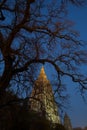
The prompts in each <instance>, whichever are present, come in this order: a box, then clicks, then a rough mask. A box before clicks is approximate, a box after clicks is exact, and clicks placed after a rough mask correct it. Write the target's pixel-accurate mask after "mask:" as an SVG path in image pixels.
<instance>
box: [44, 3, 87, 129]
mask: <svg viewBox="0 0 87 130" xmlns="http://www.w3.org/2000/svg"><path fill="white" fill-rule="evenodd" d="M68 19H69V20H71V21H73V22H74V23H75V25H74V29H75V30H76V31H78V32H79V33H80V39H81V40H83V41H87V5H85V6H84V7H76V6H72V5H70V6H69V15H68ZM86 44H87V42H86ZM45 70H46V72H47V75H48V78H49V79H50V77H51V75H50V74H51V73H50V72H52V70H51V71H50V69H49V67H48V68H47V67H46V68H45ZM82 71H84V72H85V73H86V74H87V66H83V67H82ZM64 82H65V83H66V84H67V88H68V93H69V94H70V107H69V109H67V110H66V112H67V114H68V115H69V117H70V119H71V123H72V126H73V127H85V126H87V101H86V102H84V101H83V99H82V97H81V95H80V94H79V92H77V90H76V84H74V83H73V82H72V81H71V80H70V79H69V78H66V79H65V80H64Z"/></svg>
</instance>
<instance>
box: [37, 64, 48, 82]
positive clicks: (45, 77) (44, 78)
mask: <svg viewBox="0 0 87 130" xmlns="http://www.w3.org/2000/svg"><path fill="white" fill-rule="evenodd" d="M38 78H40V79H42V80H47V76H46V73H45V70H44V67H43V66H42V68H41V71H40V74H39V77H38Z"/></svg>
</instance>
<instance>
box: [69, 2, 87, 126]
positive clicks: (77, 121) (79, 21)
mask: <svg viewBox="0 0 87 130" xmlns="http://www.w3.org/2000/svg"><path fill="white" fill-rule="evenodd" d="M69 10H70V11H69V18H70V19H71V20H73V21H74V22H75V29H76V30H78V31H79V32H80V39H81V40H84V41H87V5H85V6H84V7H79V8H77V7H72V6H71V7H70V8H69ZM86 44H87V42H86ZM83 71H85V72H86V74H87V67H86V66H84V67H83ZM68 84H69V83H68ZM71 85H72V86H73V85H74V84H71ZM74 86H75V85H74ZM68 87H70V86H69V85H68ZM69 90H70V93H71V106H72V109H71V110H70V111H68V113H69V115H70V118H71V121H72V125H73V127H76V126H82V127H84V126H87V104H85V103H84V102H83V100H82V98H81V96H80V95H79V93H76V92H75V93H73V91H74V90H75V88H74V89H71V88H69Z"/></svg>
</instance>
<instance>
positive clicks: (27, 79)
mask: <svg viewBox="0 0 87 130" xmlns="http://www.w3.org/2000/svg"><path fill="white" fill-rule="evenodd" d="M66 2H71V3H74V4H76V5H82V4H83V2H84V1H83V0H77V1H76V0H61V1H58V0H50V1H48V2H47V1H46V0H1V2H0V13H1V16H0V17H1V20H0V93H2V92H4V90H6V89H9V88H11V87H12V89H13V90H14V91H16V92H19V91H17V90H20V92H22V90H23V92H25V91H27V92H28V91H30V90H31V88H30V87H31V86H32V83H33V80H34V78H35V76H36V74H37V72H36V70H37V69H38V67H39V65H40V64H45V63H49V64H51V65H52V66H53V67H54V69H55V70H56V72H57V73H56V76H57V83H56V85H57V87H56V90H55V91H56V92H59V91H60V92H61V91H62V90H59V88H60V86H62V77H63V76H68V77H70V78H71V79H72V81H73V82H76V83H77V87H78V88H79V90H80V91H81V92H84V90H86V89H87V74H85V72H83V71H81V70H80V69H81V67H80V66H82V65H84V64H87V52H86V49H85V43H84V42H83V41H81V40H80V39H79V33H78V32H77V31H75V30H73V25H74V23H73V22H72V21H70V20H67V19H66V15H67V10H66V6H67V5H66ZM2 17H4V19H2Z"/></svg>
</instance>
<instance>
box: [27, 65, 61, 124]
mask: <svg viewBox="0 0 87 130" xmlns="http://www.w3.org/2000/svg"><path fill="white" fill-rule="evenodd" d="M31 97H32V98H31V99H30V102H31V103H30V107H31V110H34V111H36V112H39V113H41V114H42V116H45V117H46V118H47V119H48V120H50V121H51V122H52V123H60V118H59V115H58V109H57V105H56V103H55V100H54V96H53V92H52V87H51V84H50V82H49V80H48V79H47V76H46V74H45V71H44V68H43V67H42V69H41V71H40V74H39V77H38V79H37V80H36V81H35V84H34V88H33V90H32V94H31Z"/></svg>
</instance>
